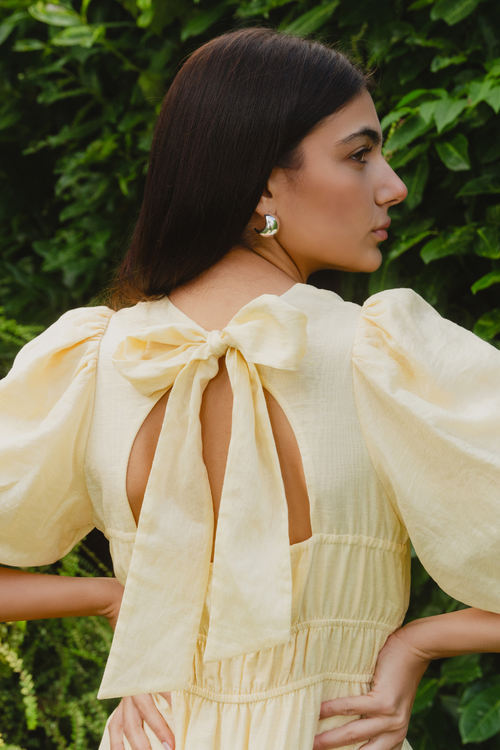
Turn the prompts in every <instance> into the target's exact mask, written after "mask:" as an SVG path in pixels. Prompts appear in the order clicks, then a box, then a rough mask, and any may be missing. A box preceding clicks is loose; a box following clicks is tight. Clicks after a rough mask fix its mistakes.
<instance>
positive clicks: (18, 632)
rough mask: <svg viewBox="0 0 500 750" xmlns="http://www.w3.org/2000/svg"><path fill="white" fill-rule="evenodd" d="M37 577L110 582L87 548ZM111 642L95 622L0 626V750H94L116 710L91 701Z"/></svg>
mask: <svg viewBox="0 0 500 750" xmlns="http://www.w3.org/2000/svg"><path fill="white" fill-rule="evenodd" d="M37 570H38V572H44V573H58V574H59V575H72V576H75V575H76V576H95V575H101V576H102V575H103V574H107V575H110V573H109V571H107V570H103V565H102V563H100V562H99V561H98V560H96V558H95V557H94V555H93V554H92V552H91V551H90V550H89V549H88V548H87V547H86V546H85V543H81V544H80V545H78V547H75V549H74V550H72V552H71V553H70V554H69V555H67V556H66V557H65V558H64V559H63V560H61V561H60V562H59V563H58V564H56V565H54V566H46V567H45V568H41V569H37ZM111 637H112V631H111V628H110V627H109V625H108V623H107V621H106V620H105V619H104V618H100V617H89V618H68V619H64V620H40V621H34V622H16V623H6V624H1V623H0V730H1V735H0V748H4V750H9V749H10V750H12V748H14V747H15V746H17V747H20V748H22V749H24V750H30V748H43V749H44V750H45V748H54V749H57V750H87V748H95V747H97V746H98V743H99V741H100V738H101V736H102V731H103V727H104V724H105V722H106V719H107V717H108V715H109V713H110V712H111V711H112V709H113V708H114V707H115V706H116V704H117V701H97V700H96V698H95V696H96V693H97V689H98V687H99V682H100V677H101V675H102V672H103V670H104V665H105V662H106V658H107V654H108V651H109V647H110V645H111ZM2 742H3V743H4V745H2Z"/></svg>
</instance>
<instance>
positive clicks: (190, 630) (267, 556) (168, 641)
mask: <svg viewBox="0 0 500 750" xmlns="http://www.w3.org/2000/svg"><path fill="white" fill-rule="evenodd" d="M306 328H307V316H306V315H305V313H304V312H302V311H301V310H298V309H297V308H295V307H293V306H291V305H289V304H288V303H286V302H284V301H283V300H282V299H281V298H280V297H277V296H275V295H269V294H265V295H262V296H261V297H258V298H257V299H255V300H253V301H252V302H250V303H249V304H247V305H245V306H244V307H243V308H242V309H241V310H240V311H239V312H238V313H237V314H236V315H235V316H234V317H233V318H232V320H231V321H230V322H229V324H228V325H227V326H226V327H225V328H224V329H223V330H222V331H210V332H207V331H205V330H204V329H203V328H201V327H200V326H198V325H197V324H196V323H194V322H188V323H173V324H168V325H158V326H154V327H152V328H147V329H145V330H143V331H140V332H138V333H135V334H134V335H131V336H127V338H126V339H125V340H124V341H123V342H122V343H121V344H119V346H118V347H117V349H116V351H115V352H114V354H113V357H112V360H113V363H114V366H115V367H116V369H117V370H118V372H119V373H120V374H121V375H123V377H124V378H126V379H127V380H128V381H130V383H132V384H133V385H134V386H135V388H137V390H138V391H139V392H140V393H142V394H144V395H145V396H150V397H155V398H158V397H159V396H160V395H162V393H165V392H166V391H167V390H168V389H169V388H170V387H172V391H171V394H170V396H169V399H168V402H167V408H166V412H165V419H164V422H163V426H162V429H161V433H160V437H159V440H158V446H157V450H156V455H155V458H154V461H153V466H152V469H151V474H150V477H149V481H148V485H147V488H146V493H145V496H144V502H143V506H142V511H141V515H140V520H139V525H138V529H137V536H136V541H135V544H134V550H133V554H132V559H131V563H130V569H129V573H128V577H127V582H126V586H125V592H124V597H123V603H122V607H121V611H120V616H119V619H118V623H117V627H116V632H115V636H114V639H113V643H112V647H111V652H110V656H109V659H108V662H107V665H106V670H105V673H104V678H103V681H102V684H101V688H100V691H99V698H111V697H120V696H125V695H134V694H137V693H146V692H148V693H150V692H162V691H168V690H182V689H185V688H186V687H187V686H188V684H189V680H190V677H191V675H192V670H193V657H194V654H195V651H196V644H197V638H198V633H199V627H200V620H201V616H202V611H203V605H204V602H205V596H206V590H207V585H208V580H209V574H210V556H211V551H212V543H213V530H214V517H213V504H212V496H211V491H210V484H209V481H208V475H207V471H206V467H205V464H204V462H203V455H202V440H201V424H200V407H201V401H202V395H203V391H204V389H205V387H206V385H207V383H208V382H209V380H211V379H212V378H213V377H215V375H216V374H217V372H218V368H219V365H218V359H219V357H221V356H222V355H223V354H225V355H226V366H227V371H228V374H229V378H230V381H231V387H232V390H233V411H232V428H231V439H230V445H229V452H228V457H227V463H226V473H225V477H224V483H223V490H222V496H221V502H220V509H219V518H218V525H217V533H216V539H215V548H214V562H213V579H212V601H211V610H210V624H209V629H208V636H207V642H206V648H205V652H204V657H203V660H204V661H205V662H215V661H220V660H222V659H227V658H230V657H233V656H237V655H241V654H248V653H253V652H255V651H260V650H263V649H267V648H271V647H273V646H276V645H278V644H280V643H285V642H287V641H288V640H289V639H290V627H291V606H292V576H291V561H290V547H289V537H288V507H287V502H286V496H285V490H284V486H283V480H282V476H281V471H280V465H279V459H278V454H277V451H276V445H275V442H274V438H273V433H272V428H271V423H270V420H269V414H268V411H267V406H266V401H265V397H264V392H263V388H262V383H261V380H260V377H259V372H258V369H257V366H258V365H267V366H269V367H273V368H279V369H288V370H295V369H297V368H298V366H299V364H300V361H301V359H302V357H303V356H304V354H305V351H306V348H307V334H306ZM151 602H154V606H153V607H152V606H151Z"/></svg>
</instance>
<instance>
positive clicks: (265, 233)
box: [255, 214, 280, 237]
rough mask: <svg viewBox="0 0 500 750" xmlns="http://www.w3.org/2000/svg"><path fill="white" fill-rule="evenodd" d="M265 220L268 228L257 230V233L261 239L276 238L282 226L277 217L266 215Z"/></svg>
mask: <svg viewBox="0 0 500 750" xmlns="http://www.w3.org/2000/svg"><path fill="white" fill-rule="evenodd" d="M264 218H265V220H266V226H265V227H264V229H261V230H260V231H259V230H258V229H257V228H256V229H255V231H256V232H257V234H259V235H260V236H261V237H274V235H275V234H276V232H277V231H278V229H279V226H280V225H279V221H278V219H277V217H276V216H273V215H272V214H265V216H264Z"/></svg>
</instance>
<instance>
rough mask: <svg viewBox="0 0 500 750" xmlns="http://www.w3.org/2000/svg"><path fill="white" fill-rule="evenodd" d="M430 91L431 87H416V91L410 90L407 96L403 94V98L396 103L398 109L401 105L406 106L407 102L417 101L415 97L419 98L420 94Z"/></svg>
mask: <svg viewBox="0 0 500 750" xmlns="http://www.w3.org/2000/svg"><path fill="white" fill-rule="evenodd" d="M430 93H431V92H430V91H429V89H415V90H414V91H410V93H409V94H406V96H403V98H402V99H400V101H399V102H398V103H397V105H396V109H399V108H400V107H406V105H407V104H410V102H413V101H415V99H418V98H419V96H423V95H424V94H430Z"/></svg>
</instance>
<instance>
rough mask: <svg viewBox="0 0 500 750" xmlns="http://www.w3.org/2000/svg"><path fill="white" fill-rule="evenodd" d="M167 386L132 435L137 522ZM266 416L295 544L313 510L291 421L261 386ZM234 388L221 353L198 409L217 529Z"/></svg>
mask: <svg viewBox="0 0 500 750" xmlns="http://www.w3.org/2000/svg"><path fill="white" fill-rule="evenodd" d="M169 395H170V391H167V393H166V394H165V395H164V396H162V397H161V398H160V400H159V401H158V402H157V403H156V404H155V406H154V407H153V409H152V410H151V411H150V413H149V414H148V416H147V417H146V419H145V420H144V422H143V423H142V425H141V427H140V429H139V432H138V433H137V435H136V438H135V440H134V444H133V446H132V450H131V452H130V457H129V462H128V469H127V497H128V501H129V504H130V508H131V510H132V514H133V516H134V519H135V522H136V523H138V522H139V516H140V513H141V508H142V503H143V500H144V493H145V491H146V485H147V482H148V478H149V474H150V472H151V467H152V465H153V459H154V456H155V452H156V446H157V443H158V438H159V436H160V431H161V426H162V424H163V419H164V416H165V409H166V407H167V401H168V398H169ZM264 395H265V399H266V404H267V409H268V413H269V419H270V421H271V427H272V430H273V435H274V440H275V443H276V450H277V453H278V458H279V462H280V468H281V475H282V477H283V484H284V487H285V494H286V500H287V504H288V535H289V540H290V544H291V545H292V544H297V543H299V542H303V541H305V540H306V539H309V538H310V537H311V536H312V528H311V514H310V506H309V497H308V493H307V484H306V479H305V474H304V467H303V463H302V457H301V455H300V450H299V446H298V443H297V439H296V437H295V434H294V432H293V430H292V427H291V425H290V422H289V421H288V419H287V417H286V416H285V413H284V411H283V409H282V408H281V406H280V405H279V404H278V402H277V401H276V399H275V398H274V396H272V395H271V394H270V393H269V392H268V391H266V390H264ZM232 406H233V393H232V389H231V384H230V381H229V375H228V374H227V369H226V363H225V357H221V358H220V359H219V372H218V373H217V375H216V376H215V378H213V379H212V380H210V382H209V383H208V385H207V387H206V389H205V391H204V393H203V400H202V405H201V412H200V421H201V436H202V445H203V461H204V463H205V466H206V468H207V474H208V480H209V483H210V489H211V493H212V502H213V508H214V541H213V544H212V556H211V560H212V562H213V557H214V546H215V534H216V532H217V519H218V516H219V507H220V499H221V494H222V485H223V482H224V473H225V470H226V462H227V454H228V450H229V442H230V439H231V412H232Z"/></svg>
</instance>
